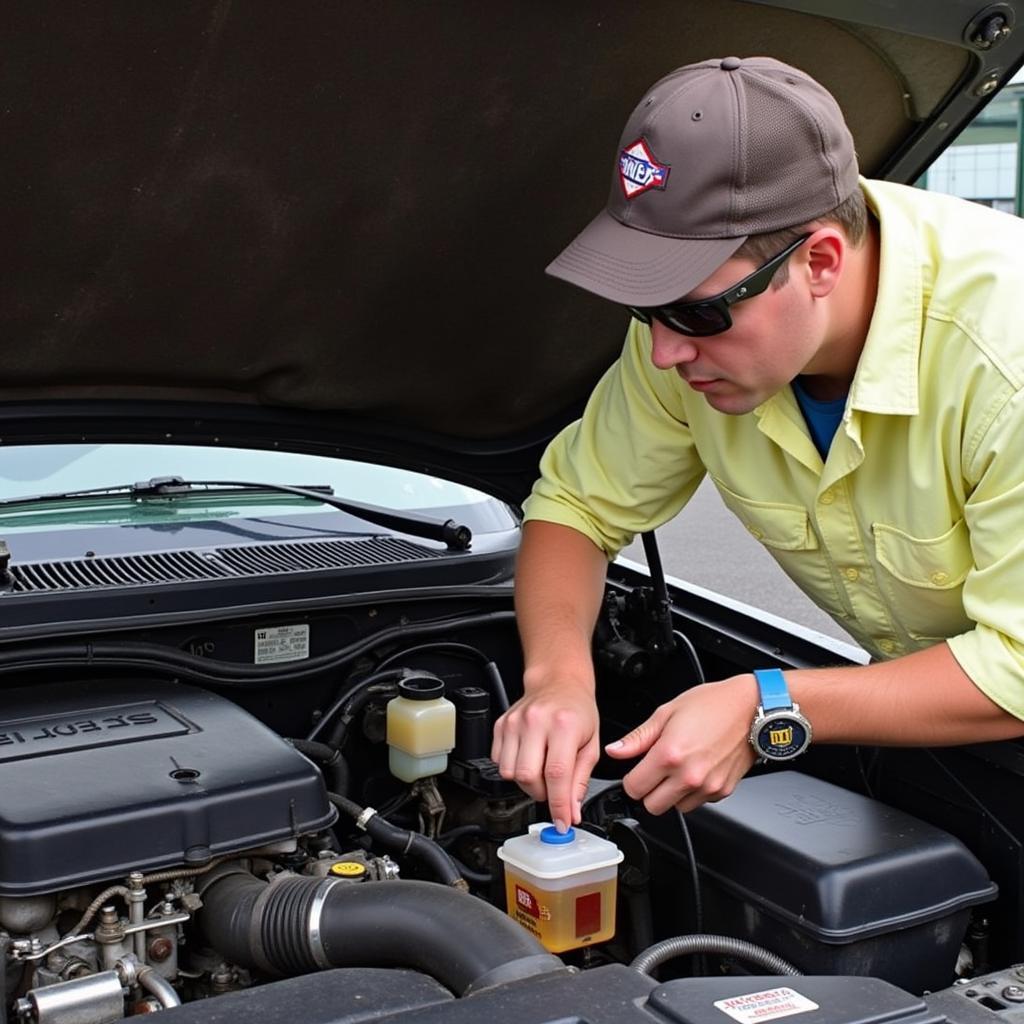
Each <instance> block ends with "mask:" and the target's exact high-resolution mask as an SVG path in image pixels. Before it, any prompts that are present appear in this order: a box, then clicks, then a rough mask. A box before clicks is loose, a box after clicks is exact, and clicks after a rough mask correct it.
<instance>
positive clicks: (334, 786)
mask: <svg viewBox="0 0 1024 1024" xmlns="http://www.w3.org/2000/svg"><path fill="white" fill-rule="evenodd" d="M288 742H289V743H290V744H291V745H292V746H293V747H294V748H295V749H296V750H297V751H298V752H299V753H300V754H305V755H306V757H308V758H309V759H310V760H311V761H314V762H315V763H316V764H318V765H319V766H320V770H321V771H322V772H323V776H324V782H325V783H326V784H327V788H328V789H329V790H330V791H331V792H332V793H340V794H341V795H342V796H344V795H345V794H346V793H348V778H349V773H348V762H347V761H346V760H345V758H344V756H343V755H342V753H341V751H340V750H337V749H336V748H335V747H332V746H329V745H328V744H327V743H317V742H316V741H315V740H300V739H292V740H289V741H288Z"/></svg>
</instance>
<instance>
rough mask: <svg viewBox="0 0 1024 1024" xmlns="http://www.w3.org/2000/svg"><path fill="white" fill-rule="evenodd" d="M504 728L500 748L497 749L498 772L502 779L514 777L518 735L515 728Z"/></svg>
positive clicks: (517, 754)
mask: <svg viewBox="0 0 1024 1024" xmlns="http://www.w3.org/2000/svg"><path fill="white" fill-rule="evenodd" d="M505 725H506V728H505V729H503V730H502V735H501V748H500V749H499V750H498V751H497V754H498V756H497V757H496V758H495V760H496V761H497V762H498V774H499V775H501V777H502V778H503V779H514V778H515V775H516V759H517V758H518V756H519V735H518V733H517V732H516V731H515V729H510V728H508V723H507V722H506V723H505Z"/></svg>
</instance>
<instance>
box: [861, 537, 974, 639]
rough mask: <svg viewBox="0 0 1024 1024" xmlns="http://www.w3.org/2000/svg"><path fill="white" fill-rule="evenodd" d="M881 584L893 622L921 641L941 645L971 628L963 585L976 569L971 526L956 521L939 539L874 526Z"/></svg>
mask: <svg viewBox="0 0 1024 1024" xmlns="http://www.w3.org/2000/svg"><path fill="white" fill-rule="evenodd" d="M871 532H872V533H873V534H874V538H875V558H876V559H877V561H878V564H879V565H880V566H881V567H882V570H883V571H882V572H880V573H879V582H880V584H881V586H882V588H883V590H884V592H885V594H886V597H887V598H888V600H889V601H890V603H891V607H892V614H893V618H894V619H895V620H896V621H897V622H898V623H900V625H902V626H903V628H904V629H905V630H906V631H907V632H908V633H909V634H910V636H911V637H913V638H914V639H917V640H941V639H945V638H946V637H950V636H955V635H956V634H957V633H962V632H963V631H964V630H965V629H969V628H970V626H971V623H970V620H969V619H968V618H967V616H966V615H965V614H964V606H963V584H964V580H965V579H967V574H968V573H969V572H970V571H971V569H972V567H973V565H974V559H973V556H972V554H971V538H970V534H969V533H968V530H967V524H966V523H965V522H964V521H963V519H959V520H957V522H955V523H954V524H953V525H952V526H951V527H950V528H949V529H948V530H946V532H945V533H942V534H940V535H939V536H938V537H914V536H912V535H911V534H909V533H907V532H905V531H904V530H900V529H898V528H897V527H895V526H888V525H886V524H885V523H874V524H873V525H872V527H871Z"/></svg>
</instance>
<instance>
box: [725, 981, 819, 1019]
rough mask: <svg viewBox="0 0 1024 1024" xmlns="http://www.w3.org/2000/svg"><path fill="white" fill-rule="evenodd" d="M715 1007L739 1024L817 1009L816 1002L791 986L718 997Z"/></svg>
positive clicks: (790, 1015)
mask: <svg viewBox="0 0 1024 1024" xmlns="http://www.w3.org/2000/svg"><path fill="white" fill-rule="evenodd" d="M715 1007H716V1008H717V1009H719V1010H721V1011H722V1013H727V1014H728V1015H729V1016H730V1017H732V1019H733V1020H738V1021H740V1022H741V1024H751V1022H752V1021H761V1020H778V1019H779V1018H780V1017H792V1016H793V1015H794V1014H797V1013H806V1012H807V1011H808V1010H817V1009H818V1004H817V1003H812V1002H811V1000H810V999H808V998H807V997H806V996H802V995H800V993H799V992H794V991H793V989H791V988H770V989H767V990H766V991H764V992H750V993H749V994H747V995H745V996H733V997H732V998H731V999H718V1000H716V1001H715Z"/></svg>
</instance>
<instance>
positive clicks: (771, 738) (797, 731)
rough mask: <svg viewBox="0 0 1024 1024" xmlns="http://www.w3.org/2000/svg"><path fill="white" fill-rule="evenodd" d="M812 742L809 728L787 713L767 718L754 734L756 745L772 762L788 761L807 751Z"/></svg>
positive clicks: (762, 754) (763, 755)
mask: <svg viewBox="0 0 1024 1024" xmlns="http://www.w3.org/2000/svg"><path fill="white" fill-rule="evenodd" d="M810 742H811V737H810V735H809V734H808V729H807V726H806V725H804V723H803V722H802V721H800V719H799V718H795V717H794V716H793V715H787V714H785V713H782V714H779V715H771V716H770V717H768V718H766V719H765V720H764V721H763V722H762V723H761V727H760V728H759V729H758V730H757V732H756V733H755V734H754V745H755V746H756V747H757V749H758V750H759V751H760V752H761V756H762V757H766V758H768V759H769V760H770V761H786V760H788V759H789V758H791V757H796V755H797V754H799V753H802V752H803V751H804V750H806V749H807V746H808V744H809V743H810Z"/></svg>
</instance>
